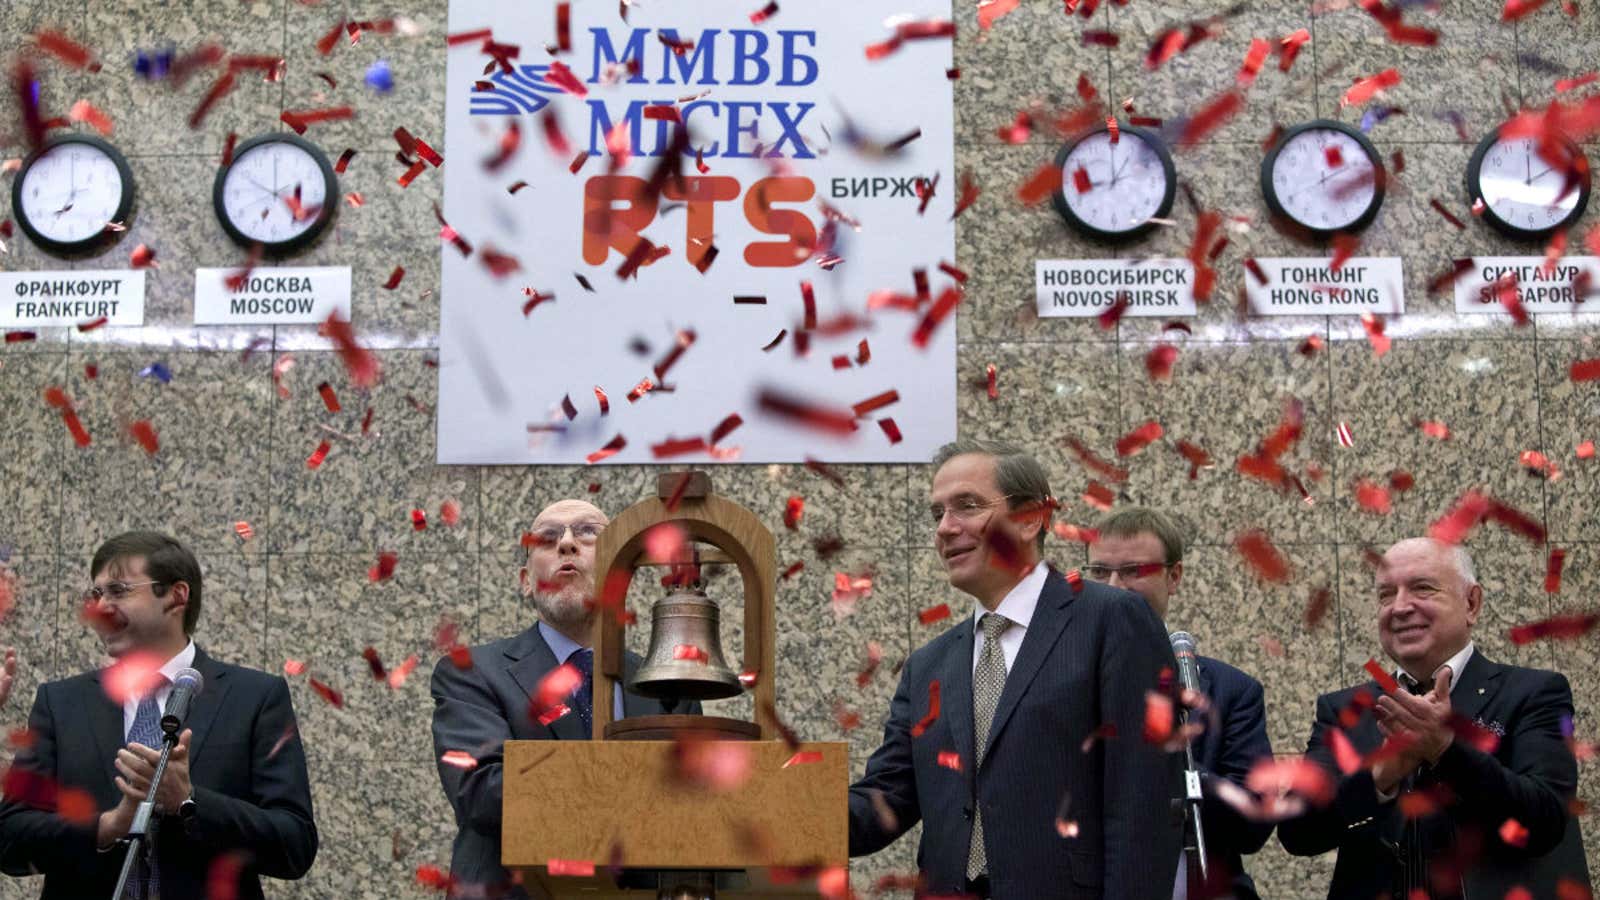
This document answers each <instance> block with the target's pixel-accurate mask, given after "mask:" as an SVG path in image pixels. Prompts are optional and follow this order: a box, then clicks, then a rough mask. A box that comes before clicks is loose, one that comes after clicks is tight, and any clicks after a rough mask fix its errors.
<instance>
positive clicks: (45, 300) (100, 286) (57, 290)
mask: <svg viewBox="0 0 1600 900" xmlns="http://www.w3.org/2000/svg"><path fill="white" fill-rule="evenodd" d="M102 320H103V321H102ZM91 323H98V324H100V325H143V324H144V271H143V270H142V269H83V270H79V271H76V272H0V328H15V327H18V326H24V325H36V326H54V325H89V324H91Z"/></svg>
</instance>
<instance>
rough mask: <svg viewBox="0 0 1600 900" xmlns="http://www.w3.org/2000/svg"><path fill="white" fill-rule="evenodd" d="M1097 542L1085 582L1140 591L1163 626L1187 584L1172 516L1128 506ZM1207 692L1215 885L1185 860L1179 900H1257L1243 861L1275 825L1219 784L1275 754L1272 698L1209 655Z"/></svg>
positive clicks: (1200, 757) (1108, 519) (1204, 807)
mask: <svg viewBox="0 0 1600 900" xmlns="http://www.w3.org/2000/svg"><path fill="white" fill-rule="evenodd" d="M1095 532H1096V534H1095V539H1094V540H1093V541H1092V542H1090V544H1089V563H1088V565H1085V566H1084V567H1083V574H1084V576H1085V577H1087V578H1090V579H1092V580H1094V581H1098V582H1102V583H1105V584H1109V585H1111V586H1113V587H1119V588H1123V589H1125V590H1130V591H1133V592H1134V593H1136V594H1138V595H1139V596H1141V597H1143V598H1144V599H1145V602H1146V603H1149V604H1150V609H1151V611H1152V612H1154V613H1155V614H1156V615H1157V616H1158V617H1160V618H1161V619H1162V620H1163V621H1165V620H1166V618H1167V612H1168V609H1169V608H1170V606H1171V603H1172V599H1173V597H1174V596H1175V595H1176V594H1177V593H1178V586H1179V585H1180V584H1182V582H1183V551H1184V545H1185V544H1186V541H1185V539H1184V534H1183V531H1182V530H1181V529H1180V528H1179V527H1178V525H1177V523H1175V522H1174V521H1173V520H1172V519H1171V518H1170V517H1169V516H1167V515H1165V514H1163V513H1161V512H1159V511H1158V510H1154V509H1149V508H1147V507H1143V506H1127V507H1123V508H1121V509H1118V510H1116V511H1115V512H1112V513H1109V514H1107V515H1106V516H1105V517H1103V518H1102V519H1101V520H1100V521H1099V523H1098V524H1096V526H1095ZM1196 662H1197V663H1198V665H1197V668H1198V669H1199V676H1200V693H1202V694H1204V695H1205V696H1206V698H1207V701H1208V702H1207V705H1208V706H1209V711H1208V712H1207V713H1206V714H1205V715H1200V714H1199V712H1198V710H1197V711H1196V712H1195V713H1192V715H1194V716H1195V718H1196V719H1198V720H1199V721H1201V722H1202V723H1203V724H1204V728H1205V730H1204V731H1202V732H1201V733H1200V735H1199V736H1198V737H1196V738H1194V740H1193V743H1192V744H1191V745H1190V746H1191V749H1192V750H1193V752H1194V762H1195V767H1196V768H1198V769H1199V770H1200V772H1201V788H1202V790H1203V791H1204V792H1205V793H1204V801H1203V802H1202V804H1201V810H1200V820H1201V825H1202V827H1203V828H1204V830H1205V840H1206V865H1207V873H1206V874H1207V876H1208V879H1207V881H1206V882H1205V883H1201V882H1200V879H1199V874H1200V873H1199V872H1198V871H1197V870H1198V868H1199V867H1198V866H1194V867H1191V866H1190V865H1189V864H1188V860H1187V858H1185V859H1183V860H1182V861H1181V864H1180V865H1179V868H1178V876H1177V880H1176V881H1175V883H1174V885H1173V892H1172V896H1173V897H1175V898H1187V900H1198V898H1201V897H1222V896H1228V897H1233V898H1235V900H1256V898H1257V897H1258V895H1257V894H1256V888H1255V882H1254V881H1252V880H1251V878H1250V876H1249V875H1248V874H1247V873H1246V872H1245V870H1244V862H1243V859H1242V857H1243V856H1245V855H1247V854H1251V853H1255V852H1256V851H1258V850H1260V849H1261V848H1262V847H1263V846H1264V845H1265V844H1266V842H1267V838H1268V837H1270V836H1271V835H1272V824H1271V823H1262V822H1253V821H1251V820H1249V819H1247V818H1245V817H1244V816H1242V815H1240V813H1239V812H1238V811H1237V810H1235V809H1234V808H1233V807H1232V806H1229V805H1228V804H1227V803H1225V802H1223V801H1222V800H1221V799H1219V798H1218V797H1217V795H1216V793H1215V791H1214V785H1215V782H1214V780H1213V779H1216V778H1226V779H1227V780H1229V781H1231V782H1233V783H1234V784H1236V785H1238V786H1239V787H1240V788H1241V789H1243V787H1244V783H1245V778H1246V776H1248V775H1249V774H1250V769H1251V768H1252V767H1254V766H1255V764H1256V762H1257V761H1258V760H1261V759H1263V758H1268V757H1271V756H1272V744H1271V742H1270V741H1268V740H1267V709H1266V698H1265V695H1264V694H1263V692H1262V690H1261V682H1259V681H1257V680H1255V679H1254V678H1252V677H1250V676H1249V675H1246V674H1245V673H1244V672H1241V671H1239V670H1238V669H1236V668H1234V667H1233V666H1230V665H1228V664H1227V663H1224V662H1219V661H1218V660H1215V659H1212V658H1210V657H1208V656H1199V657H1197V658H1196Z"/></svg>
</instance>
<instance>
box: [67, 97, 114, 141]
mask: <svg viewBox="0 0 1600 900" xmlns="http://www.w3.org/2000/svg"><path fill="white" fill-rule="evenodd" d="M67 118H68V119H69V120H71V121H73V122H87V123H88V124H89V126H90V127H91V128H93V129H94V130H95V131H98V132H100V133H101V134H103V135H107V136H109V135H110V134H111V117H110V116H108V115H106V114H105V112H103V111H102V110H101V109H100V108H99V107H97V106H95V105H94V104H92V103H90V102H89V101H87V100H79V101H78V102H77V103H74V104H72V109H70V110H68V111H67Z"/></svg>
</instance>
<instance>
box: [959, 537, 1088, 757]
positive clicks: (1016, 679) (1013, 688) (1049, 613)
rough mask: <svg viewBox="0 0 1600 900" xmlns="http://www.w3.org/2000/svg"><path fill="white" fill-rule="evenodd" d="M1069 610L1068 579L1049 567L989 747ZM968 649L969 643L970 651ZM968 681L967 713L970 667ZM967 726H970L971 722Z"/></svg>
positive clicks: (1069, 616)
mask: <svg viewBox="0 0 1600 900" xmlns="http://www.w3.org/2000/svg"><path fill="white" fill-rule="evenodd" d="M1072 614H1073V609H1072V589H1071V588H1069V587H1068V586H1067V581H1066V579H1065V578H1063V577H1062V576H1061V573H1059V572H1057V571H1056V570H1055V569H1051V570H1050V574H1049V575H1047V576H1046V577H1045V582H1044V589H1043V590H1041V591H1040V592H1039V602H1038V604H1037V605H1035V607H1034V610H1033V620H1032V621H1031V622H1029V623H1028V630H1027V633H1026V634H1024V635H1023V637H1022V649H1020V650H1018V651H1017V661H1016V664H1015V665H1013V666H1012V667H1011V671H1010V672H1007V673H1006V686H1005V690H1003V691H1001V693H1000V704H999V705H998V706H996V707H995V711H994V725H993V726H992V727H990V729H989V734H988V742H987V744H985V747H986V748H992V747H993V746H994V742H995V741H996V740H997V739H998V738H999V736H1000V732H1002V731H1003V730H1005V727H1006V721H1007V720H1008V719H1010V718H1011V713H1012V712H1013V711H1015V710H1016V708H1017V704H1018V703H1020V702H1021V701H1022V695H1023V694H1025V693H1027V691H1028V685H1030V684H1031V683H1032V682H1033V676H1035V675H1037V674H1039V667H1040V666H1042V665H1044V661H1045V659H1046V658H1048V657H1049V656H1050V650H1051V648H1053V647H1054V646H1055V645H1056V641H1057V640H1058V639H1059V638H1060V637H1061V632H1062V631H1063V630H1065V629H1066V627H1067V623H1068V622H1070V621H1072ZM967 640H968V641H971V640H972V638H971V637H970V636H969V637H968V638H967ZM970 650H971V648H970V645H969V648H968V651H969V653H970ZM969 662H970V656H969ZM967 683H968V686H969V687H968V700H967V708H968V711H969V715H970V711H971V707H972V700H971V687H970V685H971V683H972V676H971V673H970V671H969V673H968V675H967ZM967 730H968V731H971V730H972V728H971V726H970V725H969V726H968V727H967ZM988 758H989V751H988V749H985V750H984V759H988Z"/></svg>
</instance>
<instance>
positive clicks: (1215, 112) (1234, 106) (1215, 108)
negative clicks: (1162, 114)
mask: <svg viewBox="0 0 1600 900" xmlns="http://www.w3.org/2000/svg"><path fill="white" fill-rule="evenodd" d="M1243 107H1244V95H1243V94H1240V93H1239V92H1238V91H1226V92H1224V93H1223V94H1222V95H1221V96H1219V97H1217V98H1216V99H1215V100H1212V101H1211V102H1210V103H1207V104H1206V105H1205V106H1204V107H1202V108H1201V109H1200V111H1199V112H1197V113H1195V114H1194V116H1193V117H1192V118H1190V119H1189V122H1188V124H1186V125H1185V126H1184V127H1183V131H1182V133H1181V134H1180V135H1179V137H1178V143H1179V144H1181V145H1184V146H1188V145H1190V144H1194V143H1197V142H1199V141H1200V140H1202V139H1204V138H1205V137H1206V136H1207V135H1209V134H1210V133H1211V132H1213V131H1216V130H1217V129H1218V128H1221V127H1222V126H1223V124H1224V123H1226V122H1227V121H1228V120H1229V119H1231V118H1233V117H1234V116H1235V115H1237V114H1238V112H1239V110H1240V109H1242V108H1243Z"/></svg>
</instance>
